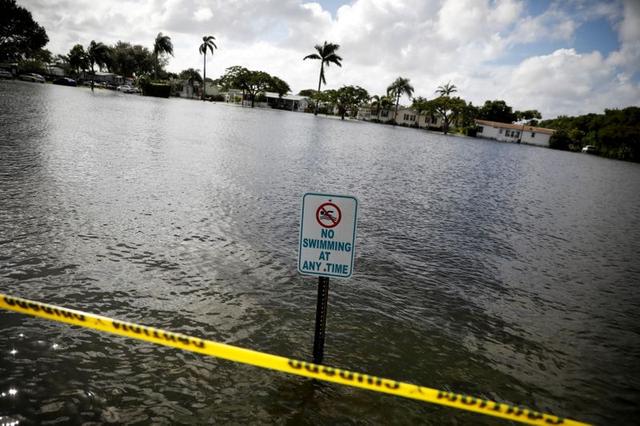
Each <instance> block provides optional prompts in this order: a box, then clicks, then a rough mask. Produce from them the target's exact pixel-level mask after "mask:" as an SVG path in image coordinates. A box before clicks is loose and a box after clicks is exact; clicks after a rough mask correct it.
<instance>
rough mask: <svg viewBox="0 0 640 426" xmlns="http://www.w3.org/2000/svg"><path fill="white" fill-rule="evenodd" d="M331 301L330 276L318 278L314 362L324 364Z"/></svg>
mask: <svg viewBox="0 0 640 426" xmlns="http://www.w3.org/2000/svg"><path fill="white" fill-rule="evenodd" d="M328 301H329V277H319V278H318V305H317V306H316V332H315V335H314V337H313V363H314V364H322V358H323V356H324V336H325V329H326V326H327V302H328Z"/></svg>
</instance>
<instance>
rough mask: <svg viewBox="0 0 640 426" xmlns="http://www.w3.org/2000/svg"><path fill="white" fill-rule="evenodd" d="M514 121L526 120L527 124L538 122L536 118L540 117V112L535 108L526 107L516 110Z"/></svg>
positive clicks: (532, 124)
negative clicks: (523, 109)
mask: <svg viewBox="0 0 640 426" xmlns="http://www.w3.org/2000/svg"><path fill="white" fill-rule="evenodd" d="M514 114H515V116H516V121H522V122H526V124H528V125H529V126H535V125H537V124H538V120H541V119H542V114H540V112H539V111H538V110H537V109H528V110H526V111H516V112H515V113H514Z"/></svg>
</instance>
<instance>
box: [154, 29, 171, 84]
mask: <svg viewBox="0 0 640 426" xmlns="http://www.w3.org/2000/svg"><path fill="white" fill-rule="evenodd" d="M165 54H166V55H171V56H173V43H171V37H169V36H168V35H164V34H162V33H158V35H157V36H156V39H155V41H154V42H153V57H154V59H155V62H154V63H155V75H154V78H155V79H156V80H157V79H158V71H159V69H160V62H159V59H158V58H159V57H161V56H162V55H165Z"/></svg>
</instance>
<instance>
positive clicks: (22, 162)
mask: <svg viewBox="0 0 640 426" xmlns="http://www.w3.org/2000/svg"><path fill="white" fill-rule="evenodd" d="M0 129H1V132H0V292H3V293H8V294H11V295H15V296H20V297H25V298H30V299H35V300H39V301H43V302H48V303H52V304H58V305H63V306H66V307H70V308H75V309H80V310H85V311H89V312H93V313H99V314H102V315H105V316H109V317H114V318H118V319H121V320H127V321H131V322H137V323H142V324H146V325H150V326H155V327H158V328H163V329H168V330H172V331H176V332H182V333H186V334H189V335H195V336H200V337H204V338H208V339H212V340H216V341H220V342H226V343H230V344H234V345H239V346H242V347H246V348H251V349H256V350H260V351H266V352H270V353H274V354H278V355H283V356H287V357H293V358H299V359H307V360H309V359H310V356H311V348H312V340H313V326H314V316H315V303H316V300H315V298H316V291H317V280H316V279H314V278H311V277H303V276H300V275H299V274H298V273H297V271H296V256H297V248H298V227H299V220H300V218H299V214H300V203H301V200H302V196H303V194H304V193H305V192H325V193H337V194H345V195H353V196H355V197H357V198H358V199H359V202H360V204H359V220H358V237H357V243H356V260H355V271H354V275H353V278H351V279H349V280H337V279H332V280H331V288H330V299H329V311H328V323H327V339H326V346H325V362H326V363H327V364H328V365H331V366H335V367H341V368H346V369H352V370H356V371H361V372H366V373H369V374H374V375H379V376H382V377H388V378H392V379H396V380H402V381H408V382H412V383H416V384H421V385H424V386H429V387H434V388H437V389H446V390H450V391H454V392H460V393H466V394H471V395H477V396H483V397H485V398H489V399H494V400H499V401H502V402H508V403H512V404H518V405H522V406H525V407H530V408H534V409H538V410H541V411H545V412H552V413H555V414H558V415H561V416H566V417H569V418H574V419H578V420H582V421H589V422H595V423H599V424H633V423H634V422H635V421H637V418H638V415H640V408H639V406H640V325H639V324H640V292H638V291H637V285H638V283H639V278H640V261H639V259H640V164H632V163H625V162H620V161H613V160H607V159H602V158H597V157H593V156H589V155H582V154H572V153H566V152H558V151H553V150H549V149H544V148H536V147H530V146H520V145H515V144H504V143H497V142H493V141H485V140H479V139H471V138H459V137H452V136H448V137H445V136H442V135H438V134H433V133H427V132H424V131H417V130H414V129H405V128H394V127H391V126H382V125H374V124H367V123H360V122H340V121H339V120H334V119H329V118H322V117H314V116H313V115H308V114H298V113H291V112H283V111H268V110H257V109H256V110H252V109H248V108H238V107H232V106H228V105H224V104H214V103H203V102H198V101H189V100H181V99H152V98H144V97H141V96H134V95H125V94H120V93H116V92H109V91H96V92H95V93H91V92H90V91H89V90H88V89H84V88H70V87H57V86H52V85H41V84H34V83H24V82H17V81H6V82H5V81H3V82H0ZM0 391H1V393H0V416H9V418H12V419H16V420H19V421H20V422H21V424H56V423H76V424H77V423H89V424H92V423H127V424H148V423H154V424H180V423H185V424H193V423H222V424H228V423H232V424H251V423H276V424H296V425H297V424H415V423H420V424H433V425H440V424H456V425H460V424H497V423H498V422H500V421H499V420H497V419H493V418H486V417H483V416H480V415H477V414H473V413H466V412H461V411H456V410H453V409H449V408H444V407H439V406H434V405H429V404H425V403H420V402H417V401H411V400H404V399H399V398H396V397H392V396H387V395H382V394H375V393H371V392H367V391H363V390H357V389H352V388H345V387H341V386H338V385H331V384H323V383H314V382H312V381H309V380H306V379H303V378H299V377H293V376H288V375H284V374H280V373H275V372H270V371H266V370H262V369H258V368H254V367H250V366H245V365H238V364H234V363H231V362H228V361H223V360H218V359H215V358H208V357H203V356H200V355H196V354H191V353H186V352H182V351H178V350H174V349H170V348H164V347H157V346H153V345H151V344H147V343H143V342H137V341H131V340H129V339H125V338H121V337H114V336H111V335H106V334H100V333H97V332H94V331H91V330H86V329H79V328H77V327H71V326H67V325H64V324H58V323H52V322H48V321H45V320H41V319H38V318H31V317H26V316H23V315H19V314H16V313H9V312H0ZM5 418H6V417H5Z"/></svg>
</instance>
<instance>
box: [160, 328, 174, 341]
mask: <svg viewBox="0 0 640 426" xmlns="http://www.w3.org/2000/svg"><path fill="white" fill-rule="evenodd" d="M162 338H163V339H164V340H166V341H168V342H175V341H176V336H174V335H173V333H167V332H166V331H165V332H163V333H162Z"/></svg>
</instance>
